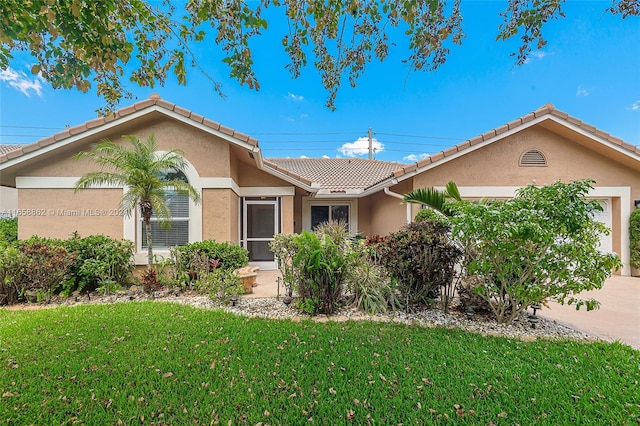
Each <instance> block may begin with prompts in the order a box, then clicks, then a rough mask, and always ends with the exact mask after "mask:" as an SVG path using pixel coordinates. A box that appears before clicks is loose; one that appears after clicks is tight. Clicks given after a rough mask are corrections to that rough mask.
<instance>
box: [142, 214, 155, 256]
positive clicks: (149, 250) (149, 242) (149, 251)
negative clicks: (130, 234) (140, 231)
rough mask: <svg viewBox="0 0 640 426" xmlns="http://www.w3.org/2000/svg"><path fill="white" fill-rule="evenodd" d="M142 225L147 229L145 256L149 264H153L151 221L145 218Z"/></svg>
mask: <svg viewBox="0 0 640 426" xmlns="http://www.w3.org/2000/svg"><path fill="white" fill-rule="evenodd" d="M144 226H145V228H146V229H147V257H148V264H149V266H151V265H153V239H152V238H151V221H150V220H145V221H144Z"/></svg>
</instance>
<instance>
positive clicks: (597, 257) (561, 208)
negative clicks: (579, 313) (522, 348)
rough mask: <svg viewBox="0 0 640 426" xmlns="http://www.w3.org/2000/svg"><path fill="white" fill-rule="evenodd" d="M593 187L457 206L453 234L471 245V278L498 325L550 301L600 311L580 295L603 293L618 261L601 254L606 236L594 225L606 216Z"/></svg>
mask: <svg viewBox="0 0 640 426" xmlns="http://www.w3.org/2000/svg"><path fill="white" fill-rule="evenodd" d="M592 183H593V181H590V180H580V181H574V182H570V183H562V182H555V183H554V184H552V185H547V186H544V187H536V186H533V185H530V186H527V187H525V188H522V189H521V190H520V191H518V193H517V194H516V196H515V197H514V198H513V199H511V200H506V201H494V202H491V203H486V204H478V203H469V202H458V203H454V204H453V205H452V207H451V208H452V209H453V210H454V214H453V216H452V217H451V221H452V224H453V230H454V235H456V236H457V237H458V238H460V239H461V240H464V241H466V242H467V244H471V245H473V250H470V251H468V254H469V253H470V256H471V257H470V258H469V259H467V273H468V274H469V275H477V276H478V278H479V279H480V282H481V283H482V285H480V286H477V287H475V288H476V291H477V292H478V293H479V294H480V295H481V296H482V297H483V298H484V300H486V301H487V302H488V303H489V306H490V307H491V310H492V312H493V314H494V315H495V317H496V319H497V321H498V322H500V323H510V322H511V321H513V319H515V318H517V317H518V316H519V315H520V314H521V313H522V312H523V311H524V309H525V308H526V307H527V306H529V305H531V304H538V303H539V302H541V301H543V300H544V299H546V298H555V299H556V300H558V301H559V302H560V303H565V302H566V303H569V304H573V303H575V304H576V305H577V306H576V307H577V308H580V306H582V305H586V306H587V309H588V310H590V309H593V308H595V307H596V306H597V301H595V300H580V299H578V298H577V297H576V295H577V294H578V293H580V292H582V291H585V290H593V289H598V288H601V287H602V284H603V283H604V281H605V279H606V278H608V277H609V276H610V275H611V271H612V269H615V268H618V267H619V266H620V265H621V263H620V259H618V257H617V256H616V255H614V254H609V253H600V252H599V251H598V245H599V237H600V234H601V233H606V232H609V231H608V229H606V227H605V226H604V225H603V224H602V223H600V222H597V221H596V220H595V219H594V218H593V212H594V211H597V210H601V209H602V207H601V206H600V204H599V202H598V201H597V200H588V199H586V198H585V197H586V195H587V194H588V193H589V190H590V189H591V184H592Z"/></svg>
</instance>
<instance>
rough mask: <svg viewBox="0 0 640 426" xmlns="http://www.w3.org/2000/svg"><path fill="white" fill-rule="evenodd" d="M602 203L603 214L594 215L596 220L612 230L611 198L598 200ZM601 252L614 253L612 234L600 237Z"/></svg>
mask: <svg viewBox="0 0 640 426" xmlns="http://www.w3.org/2000/svg"><path fill="white" fill-rule="evenodd" d="M598 201H600V205H601V206H602V211H601V212H596V213H595V214H594V219H595V220H597V221H598V222H602V223H603V224H604V226H606V227H607V228H609V229H611V198H608V199H606V200H598ZM599 250H600V251H601V252H603V253H611V252H613V243H612V236H611V233H609V235H601V236H600V247H599Z"/></svg>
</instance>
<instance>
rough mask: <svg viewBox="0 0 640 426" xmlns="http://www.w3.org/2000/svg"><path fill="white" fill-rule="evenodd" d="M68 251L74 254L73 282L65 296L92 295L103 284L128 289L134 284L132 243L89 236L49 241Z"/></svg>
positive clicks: (101, 236)
mask: <svg viewBox="0 0 640 426" xmlns="http://www.w3.org/2000/svg"><path fill="white" fill-rule="evenodd" d="M50 241H54V242H55V243H56V244H59V245H61V246H62V247H64V248H65V249H67V251H69V252H72V253H76V258H75V261H74V262H73V263H72V264H71V266H70V271H69V272H70V274H71V276H72V278H73V279H72V281H71V282H70V283H67V284H66V285H65V288H64V292H65V293H67V294H69V293H71V292H73V291H76V290H77V291H83V290H84V291H93V290H96V289H98V288H99V287H102V286H103V285H104V283H105V281H108V282H116V283H118V284H120V285H129V284H131V283H132V282H133V275H132V273H133V268H134V266H135V265H134V264H133V252H134V250H133V242H131V241H129V240H116V239H113V238H110V237H107V236H105V235H90V236H87V237H84V238H80V237H79V236H78V235H77V234H74V235H73V236H72V237H71V238H69V239H67V240H50Z"/></svg>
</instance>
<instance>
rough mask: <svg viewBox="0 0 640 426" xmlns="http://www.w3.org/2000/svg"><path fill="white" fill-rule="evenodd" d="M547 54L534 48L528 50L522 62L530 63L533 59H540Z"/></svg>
mask: <svg viewBox="0 0 640 426" xmlns="http://www.w3.org/2000/svg"><path fill="white" fill-rule="evenodd" d="M548 55H549V54H548V53H547V52H544V51H542V50H534V51H532V52H529V56H527V59H525V60H524V63H525V64H530V63H531V62H532V61H533V60H534V59H538V60H540V61H541V60H542V59H544V58H545V57H546V56H548Z"/></svg>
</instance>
